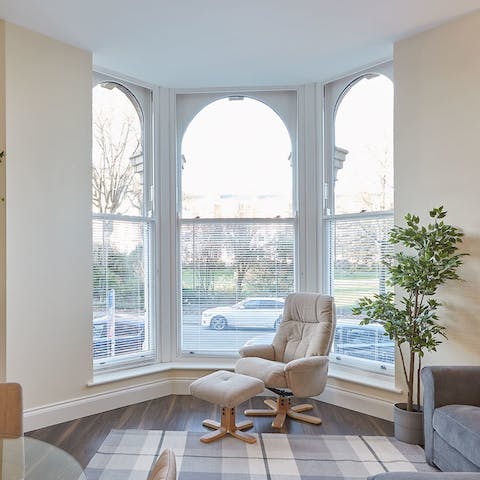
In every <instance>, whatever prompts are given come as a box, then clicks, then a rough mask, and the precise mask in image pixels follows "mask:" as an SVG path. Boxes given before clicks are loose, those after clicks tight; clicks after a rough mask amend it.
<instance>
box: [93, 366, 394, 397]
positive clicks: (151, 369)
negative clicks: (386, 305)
mask: <svg viewBox="0 0 480 480" xmlns="http://www.w3.org/2000/svg"><path fill="white" fill-rule="evenodd" d="M235 362H236V359H218V360H216V359H213V360H203V361H198V360H197V361H195V362H191V361H178V362H168V363H156V364H153V365H145V366H141V367H136V368H130V369H128V370H122V371H115V372H104V373H99V374H97V375H95V376H94V378H93V380H92V381H91V382H89V383H88V384H87V386H89V387H94V386H97V385H105V384H108V383H113V382H119V381H122V380H130V379H132V378H137V377H140V376H143V375H153V374H155V373H162V372H169V371H172V370H233V368H234V366H235ZM328 376H329V378H333V379H336V380H343V381H346V382H350V383H355V384H357V385H363V386H367V387H372V388H376V389H379V390H384V391H387V392H391V393H399V394H400V393H402V390H401V389H400V388H398V387H396V386H395V379H394V377H391V376H388V375H381V374H377V373H373V372H365V371H359V370H356V369H354V368H349V367H344V366H339V365H335V364H332V363H331V364H330V366H329V371H328Z"/></svg>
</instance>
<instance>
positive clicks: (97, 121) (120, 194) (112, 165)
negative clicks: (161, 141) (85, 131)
mask: <svg viewBox="0 0 480 480" xmlns="http://www.w3.org/2000/svg"><path fill="white" fill-rule="evenodd" d="M112 132H113V128H112V120H111V117H110V116H108V115H104V114H102V113H101V112H96V114H95V118H94V122H93V139H94V142H95V143H96V145H97V147H98V152H99V158H98V159H96V160H97V161H94V163H93V172H92V177H93V182H92V189H93V192H92V201H93V205H94V207H96V208H97V209H98V212H100V213H125V210H126V209H127V208H128V206H129V204H128V203H125V200H127V199H128V200H129V201H130V204H132V205H133V206H136V204H138V203H139V202H138V197H139V196H140V195H141V188H139V186H138V182H137V180H136V178H135V170H134V167H133V165H132V164H131V162H130V157H131V156H132V155H133V154H134V153H135V152H137V151H138V150H139V149H140V148H141V140H140V138H139V132H137V131H136V129H135V127H134V120H133V119H132V118H131V117H129V116H125V118H124V119H123V121H122V123H121V126H120V130H119V134H118V135H116V137H117V138H114V135H113V134H112ZM132 145H134V148H133V149H132ZM130 149H131V152H128V151H127V150H130Z"/></svg>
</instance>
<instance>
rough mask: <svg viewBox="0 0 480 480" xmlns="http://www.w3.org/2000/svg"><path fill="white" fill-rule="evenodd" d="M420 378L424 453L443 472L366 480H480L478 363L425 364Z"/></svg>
mask: <svg viewBox="0 0 480 480" xmlns="http://www.w3.org/2000/svg"><path fill="white" fill-rule="evenodd" d="M422 381H423V389H424V395H423V411H424V428H425V457H426V459H427V462H428V463H430V464H431V465H434V466H436V467H438V468H439V469H440V470H442V472H438V473H436V472H433V473H431V472H430V473H423V472H391V473H382V474H379V475H374V476H373V477H370V478H369V480H442V479H444V480H447V479H449V480H474V479H475V480H480V366H478V367H477V366H454V367H425V368H424V369H423V370H422ZM452 472H454V473H452Z"/></svg>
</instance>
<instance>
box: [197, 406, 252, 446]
mask: <svg viewBox="0 0 480 480" xmlns="http://www.w3.org/2000/svg"><path fill="white" fill-rule="evenodd" d="M202 425H203V426H205V427H207V428H212V429H213V432H210V433H207V434H206V435H204V436H203V437H201V438H200V441H202V442H204V443H210V442H214V441H215V440H219V439H220V438H223V437H224V436H225V435H227V434H230V435H231V436H232V437H235V438H238V439H239V440H242V441H244V442H247V443H255V442H256V441H257V439H256V438H255V437H254V436H252V435H249V434H248V433H244V432H242V430H245V429H247V428H252V427H253V422H251V421H250V420H245V421H243V422H239V423H236V421H235V407H234V408H228V407H222V416H221V421H220V422H217V421H215V420H204V421H203V422H202Z"/></svg>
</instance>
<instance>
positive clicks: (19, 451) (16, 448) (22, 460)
mask: <svg viewBox="0 0 480 480" xmlns="http://www.w3.org/2000/svg"><path fill="white" fill-rule="evenodd" d="M0 458H1V471H0V479H1V480H22V479H25V480H86V477H85V474H84V473H83V470H82V467H81V466H80V464H79V463H78V462H77V461H76V460H75V459H74V458H73V457H72V456H71V455H70V454H68V453H67V452H65V451H64V450H62V449H60V448H58V447H55V446H54V445H50V444H49V443H45V442H42V441H41V440H37V439H35V438H30V437H21V438H15V439H0Z"/></svg>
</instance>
